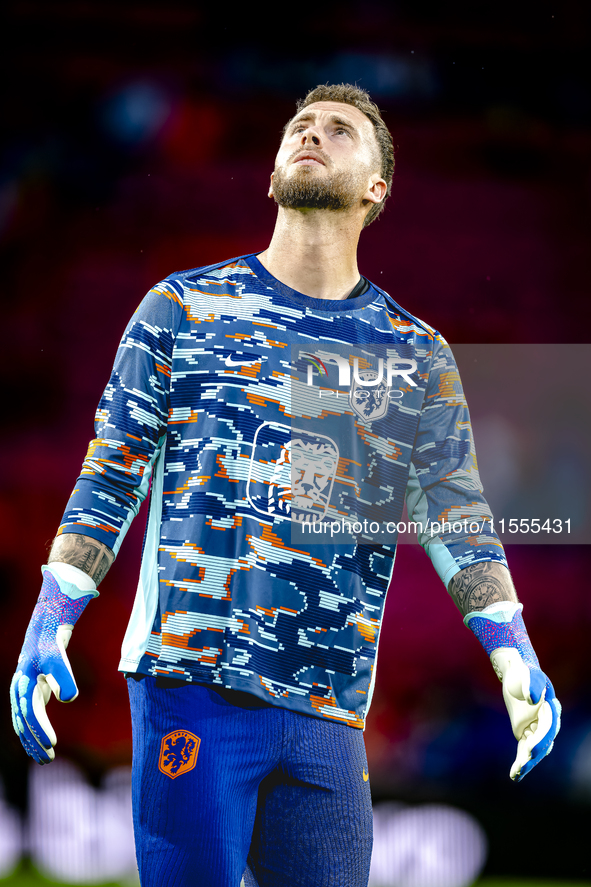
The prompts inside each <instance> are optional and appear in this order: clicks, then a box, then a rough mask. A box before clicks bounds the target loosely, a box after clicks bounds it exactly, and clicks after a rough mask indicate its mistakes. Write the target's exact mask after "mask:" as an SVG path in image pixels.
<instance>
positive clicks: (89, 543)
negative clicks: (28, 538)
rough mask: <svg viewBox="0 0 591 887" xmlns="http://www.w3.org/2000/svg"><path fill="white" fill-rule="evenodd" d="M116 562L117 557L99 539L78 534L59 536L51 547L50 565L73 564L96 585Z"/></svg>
mask: <svg viewBox="0 0 591 887" xmlns="http://www.w3.org/2000/svg"><path fill="white" fill-rule="evenodd" d="M114 560H115V555H114V554H113V552H112V551H111V549H110V548H108V547H107V546H106V545H104V544H103V543H102V542H99V541H98V539H92V538H91V537H90V536H82V535H79V534H78V533H64V534H63V536H57V537H56V539H55V540H54V542H53V545H52V546H51V551H50V553H49V558H48V561H47V562H48V563H49V564H50V563H51V562H52V561H61V562H62V563H64V564H71V565H72V566H73V567H78V569H79V570H84V572H85V573H88V575H89V576H90V578H91V579H94V582H95V585H98V584H99V582H101V581H102V580H103V579H104V578H105V575H106V573H107V571H108V569H109V567H110V566H111V564H112V563H113V561H114Z"/></svg>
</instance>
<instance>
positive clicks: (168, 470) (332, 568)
mask: <svg viewBox="0 0 591 887" xmlns="http://www.w3.org/2000/svg"><path fill="white" fill-rule="evenodd" d="M393 165H394V163H393V149H392V140H391V136H390V134H389V133H388V131H387V129H386V127H385V125H384V123H383V120H382V118H381V116H380V114H379V111H378V109H377V107H376V106H375V105H374V104H373V103H372V102H371V100H370V99H369V96H368V95H367V94H366V93H365V92H363V91H362V90H360V89H358V88H356V87H352V86H346V85H342V86H333V87H329V86H321V87H318V88H316V89H315V90H312V91H311V92H310V93H309V94H308V96H307V97H306V99H305V100H304V102H302V103H301V104H300V106H299V108H298V112H297V114H296V116H295V117H294V118H293V119H292V120H291V121H290V122H289V123H288V125H287V126H286V129H285V131H284V135H283V139H282V142H281V145H280V148H279V153H278V155H277V159H276V164H275V170H274V173H273V175H272V178H271V188H270V192H269V193H270V195H271V196H272V197H274V199H275V201H276V202H277V204H278V216H277V224H276V227H275V230H274V233H273V237H272V239H271V242H270V244H269V247H268V248H267V249H266V250H265V251H264V252H262V253H260V254H259V255H258V256H254V255H251V256H243V257H240V258H238V259H233V260H231V261H229V262H222V263H219V264H217V265H213V266H209V267H206V268H198V269H193V270H191V271H186V272H182V273H179V274H173V275H171V276H170V277H169V278H167V279H166V280H165V281H163V282H162V283H160V284H158V286H156V287H155V288H154V289H153V290H152V291H151V292H150V293H149V294H148V296H147V297H146V299H145V300H144V301H143V302H142V304H141V305H140V307H139V308H138V310H137V311H136V313H135V315H134V316H133V318H132V320H131V321H130V323H129V325H128V327H127V329H126V331H125V333H124V336H123V339H122V342H121V346H120V349H119V352H118V355H117V358H116V361H115V365H114V368H113V373H112V376H111V379H110V381H109V384H108V385H107V388H106V390H105V393H104V395H103V398H102V400H101V403H100V405H99V409H98V412H97V426H96V429H97V433H96V439H95V440H94V441H92V442H91V444H90V447H89V451H88V455H87V458H86V460H85V462H84V465H83V469H82V473H81V475H80V477H79V479H78V481H77V483H76V487H75V489H74V492H73V493H72V496H71V499H70V501H69V503H68V505H67V508H66V512H65V514H64V517H63V520H62V524H61V526H60V528H59V531H58V535H57V537H56V539H55V541H54V544H53V547H52V549H51V553H50V557H49V565H48V566H46V567H44V568H43V570H44V581H43V588H42V593H41V596H40V599H39V602H38V604H37V607H36V609H35V612H34V614H33V618H32V620H31V624H30V626H29V629H28V632H27V636H26V638H25V644H24V646H23V652H22V654H21V658H20V659H19V666H18V670H17V673H16V675H15V678H14V680H13V685H12V706H13V716H14V724H15V729H16V730H17V733H18V734H19V736H20V738H21V740H22V742H23V745H24V746H25V748H26V750H27V751H28V753H29V754H31V755H32V756H33V757H34V758H35V759H36V760H37V761H39V762H40V763H46V762H48V761H50V760H52V759H53V756H54V752H53V745H54V744H55V734H54V733H53V731H52V729H51V726H50V724H49V721H48V720H47V716H46V714H45V703H46V702H47V701H48V698H49V696H50V693H51V691H53V692H54V693H55V695H56V696H57V697H58V698H61V699H62V700H64V701H69V700H71V699H73V698H74V697H75V695H76V693H77V690H76V686H75V683H74V680H73V676H72V675H71V671H70V669H69V665H68V661H67V657H66V653H65V647H66V645H67V643H68V641H69V638H70V635H71V632H72V628H73V626H74V624H75V621H76V619H77V618H78V617H79V615H80V613H81V612H82V610H83V609H84V607H85V606H86V604H87V603H88V601H89V600H90V599H91V598H92V597H93V596H95V595H96V594H97V592H96V585H98V584H99V582H100V580H101V579H102V578H103V576H104V575H105V573H106V572H107V570H108V569H109V567H110V565H111V563H112V561H113V559H114V557H115V556H116V554H117V551H118V550H119V546H120V545H121V542H122V539H123V537H124V535H125V532H126V530H127V528H128V526H129V524H130V522H131V519H132V518H133V516H134V515H135V514H136V513H137V511H138V508H139V506H140V503H141V501H142V500H143V499H144V498H145V496H146V494H147V490H148V484H149V481H150V479H151V483H152V490H151V497H150V513H149V519H148V525H147V529H146V537H145V545H144V553H143V559H142V567H141V574H140V580H139V586H138V593H137V597H136V601H135V604H134V608H133V611H132V615H131V619H130V623H129V627H128V630H127V633H126V635H125V639H124V642H123V651H122V660H121V665H120V668H121V670H122V671H124V672H125V673H126V674H127V676H128V684H129V691H130V700H131V708H132V722H133V733H134V764H133V799H134V825H135V834H136V845H137V852H138V862H139V868H140V876H141V881H142V884H143V885H144V887H146V885H158V887H165V885H175V887H178V885H189V884H200V885H236V887H237V885H238V884H239V882H240V878H241V875H242V874H243V872H245V868H246V865H247V858H248V866H249V868H248V869H246V879H247V880H248V879H251V878H252V877H254V878H256V882H257V883H258V884H259V885H261V887H263V885H277V887H279V885H286V884H290V885H309V887H312V885H314V887H320V885H329V884H330V885H345V884H346V885H365V884H366V883H367V879H368V873H369V862H370V854H371V821H372V817H371V798H370V791H369V781H368V771H367V761H366V757H365V752H364V747H363V738H362V728H363V725H364V720H365V717H366V714H367V710H368V707H369V703H370V699H371V692H372V689H373V683H374V679H375V670H374V665H375V661H376V653H377V642H378V636H379V627H380V621H381V615H382V610H383V605H384V600H385V595H386V591H387V587H388V584H389V581H390V577H391V573H392V567H393V561H394V553H395V547H396V537H395V529H390V530H388V527H390V528H395V527H396V524H397V522H399V521H400V517H401V514H402V507H403V499H404V495H405V493H406V499H407V503H408V508H409V513H410V514H411V515H412V517H413V519H414V520H416V521H417V522H420V524H421V531H420V533H419V539H420V541H421V543H422V544H423V545H424V547H425V549H426V551H427V553H428V554H429V556H430V557H431V559H432V561H433V564H434V566H435V569H436V570H437V572H438V574H439V576H440V577H441V579H442V580H443V581H444V583H445V585H446V587H447V588H448V591H449V592H450V594H451V595H452V597H453V599H454V601H455V602H456V604H457V606H458V607H459V609H460V611H461V612H462V614H463V615H464V616H465V621H466V623H467V624H468V625H469V627H470V628H471V629H472V630H473V631H474V633H475V634H476V635H477V637H478V638H479V640H480V641H481V643H482V644H483V646H484V647H485V649H486V651H487V653H489V655H490V656H491V659H492V662H493V666H494V667H495V669H496V671H497V674H498V675H499V677H500V678H501V680H502V681H503V693H504V696H505V700H506V703H507V707H508V710H509V715H510V719H511V723H512V727H513V730H514V733H515V736H516V738H517V739H518V740H519V742H518V754H517V759H516V761H515V763H514V765H513V768H512V771H511V776H512V778H517V779H519V778H521V777H523V776H524V775H525V774H526V773H527V772H528V770H529V769H531V767H533V766H534V765H535V764H536V763H537V762H538V761H539V760H540V759H541V758H542V757H543V756H544V755H545V754H547V753H548V752H549V751H550V749H551V746H552V741H553V738H554V736H555V735H556V733H557V731H558V728H559V723H560V706H559V704H558V702H557V701H556V698H555V696H554V692H553V689H552V685H551V684H550V682H549V680H548V679H547V678H546V676H545V675H544V674H543V672H541V671H540V669H539V666H538V662H537V659H536V657H535V654H534V652H533V650H532V648H531V644H530V642H529V639H528V637H527V633H526V631H525V628H524V626H523V622H522V619H521V605H519V604H518V603H517V597H516V594H515V591H514V589H513V585H512V583H511V579H510V576H509V572H508V570H507V567H506V563H505V558H504V553H503V550H502V547H501V545H500V543H499V540H498V538H497V537H496V536H495V534H494V533H493V532H492V530H491V526H490V512H489V510H488V507H487V505H486V502H485V500H484V499H483V497H482V491H481V487H480V482H479V479H478V473H477V469H476V462H475V457H474V450H473V442H472V436H471V431H470V424H469V417H468V412H467V408H466V404H465V400H464V397H463V393H462V389H461V385H460V382H459V378H458V375H457V370H456V367H455V363H454V361H453V357H452V356H451V353H450V350H449V348H448V346H447V344H446V343H445V341H444V340H443V339H442V338H441V336H440V335H439V334H438V333H437V332H436V331H434V330H433V329H431V328H430V327H429V326H427V325H425V324H424V323H422V322H421V321H419V320H417V319H416V318H414V317H413V316H412V315H410V314H409V313H408V312H407V311H405V310H404V309H403V308H401V307H400V306H399V305H397V304H396V303H395V302H394V301H393V300H392V299H391V298H390V297H389V296H388V295H387V294H386V293H384V292H383V291H382V290H380V289H379V288H378V287H376V286H374V285H373V284H370V283H369V282H368V281H367V280H365V279H364V278H361V277H360V275H359V271H358V269H357V261H356V250H357V243H358V239H359V235H360V232H361V230H362V228H363V227H364V226H366V225H367V224H369V223H370V222H371V221H373V220H374V219H375V218H376V217H377V215H378V214H379V212H380V211H381V210H382V209H383V205H384V201H385V199H386V197H387V195H388V193H389V191H390V185H391V179H392V173H393ZM351 367H353V377H352V378H351ZM378 388H379V389H380V396H378V395H377V393H376V391H377V389H378ZM319 459H320V461H318V460H319ZM315 462H317V465H316V466H315V465H314V463H315ZM286 471H287V474H286ZM286 477H287V479H288V480H287V482H286ZM289 482H291V487H292V489H291V494H289V492H288V491H287V490H286V486H288V485H289ZM305 484H307V490H308V492H307V493H306V495H302V488H303V485H305ZM320 490H321V491H322V495H316V491H320ZM311 491H314V493H315V495H312V493H311ZM292 506H293V507H292ZM475 521H476V522H477V525H478V528H479V529H478V532H477V533H474V531H473V529H472V526H473V524H474V522H475ZM339 522H340V523H339ZM335 525H336V526H338V527H342V529H343V533H342V534H341V536H340V537H339V538H338V542H337V541H334V540H333V538H332V537H333V529H334V526H335ZM434 527H436V528H437V529H436V531H435V532H434ZM312 529H313V530H314V536H313V538H312V536H311V535H310V534H309V533H308V535H306V532H307V531H310V530H312ZM298 534H299V535H298Z"/></svg>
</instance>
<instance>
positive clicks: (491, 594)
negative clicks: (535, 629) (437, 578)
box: [447, 561, 518, 616]
mask: <svg viewBox="0 0 591 887" xmlns="http://www.w3.org/2000/svg"><path fill="white" fill-rule="evenodd" d="M447 590H448V591H449V593H450V594H451V596H452V598H453V600H454V603H455V605H456V606H457V608H458V610H459V611H460V612H461V613H462V615H463V616H465V615H466V613H473V612H474V611H477V610H484V608H485V607H488V606H489V604H495V603H496V602H497V601H513V602H514V603H518V600H517V594H516V593H515V588H514V586H513V582H512V580H511V575H510V573H509V570H508V569H507V568H506V567H504V566H503V565H502V564H498V563H495V562H494V561H482V562H481V563H479V564H471V565H470V566H469V567H465V568H464V569H463V570H460V572H459V573H456V575H455V576H454V577H453V579H452V580H451V582H450V583H449V585H448V588H447Z"/></svg>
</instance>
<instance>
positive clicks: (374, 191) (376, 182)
mask: <svg viewBox="0 0 591 887" xmlns="http://www.w3.org/2000/svg"><path fill="white" fill-rule="evenodd" d="M387 191H388V186H387V185H386V183H385V181H384V180H383V179H382V178H381V176H380V175H379V173H377V172H376V173H374V174H373V175H372V176H371V177H370V179H369V184H368V188H367V191H366V192H365V194H364V195H363V200H364V201H365V200H367V201H369V203H381V202H382V200H383V199H384V197H385V196H386V193H387Z"/></svg>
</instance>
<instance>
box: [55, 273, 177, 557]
mask: <svg viewBox="0 0 591 887" xmlns="http://www.w3.org/2000/svg"><path fill="white" fill-rule="evenodd" d="M181 313H182V286H181V284H180V283H179V282H175V281H174V280H165V281H164V282H162V283H160V284H158V285H157V286H156V287H154V289H152V290H150V292H149V293H148V294H147V296H146V297H145V298H144V299H143V301H142V302H141V304H140V306H139V308H138V309H137V311H136V312H135V314H134V315H133V317H132V318H131V320H130V322H129V324H128V325H127V328H126V330H125V332H124V334H123V337H122V339H121V342H120V344H119V348H118V350H117V355H116V358H115V363H114V365H113V370H112V372H111V376H110V379H109V382H108V385H107V387H106V388H105V390H104V393H103V396H102V398H101V400H100V402H99V405H98V408H97V411H96V416H95V438H94V440H91V442H90V444H89V446H88V452H87V454H86V458H85V460H84V462H83V464H82V470H81V472H80V476H79V477H78V480H77V482H76V485H75V487H74V490H73V492H72V495H71V496H70V499H69V501H68V504H67V507H66V510H65V512H64V515H63V518H62V521H61V524H60V527H59V530H58V535H61V534H62V533H81V534H83V535H85V536H91V537H93V538H94V539H98V540H100V541H101V542H103V543H104V544H105V545H107V546H108V547H109V548H110V549H112V551H113V552H114V553H115V554H117V552H118V550H119V547H120V545H121V542H122V541H123V538H124V536H125V534H126V532H127V530H128V528H129V526H130V524H131V521H132V520H133V518H134V517H135V515H136V514H137V513H138V511H139V508H140V505H141V503H142V502H143V500H144V499H145V497H146V494H147V492H148V488H149V484H150V477H151V474H152V470H153V467H154V464H155V462H156V460H157V458H158V455H159V453H160V450H161V448H162V446H163V443H164V441H165V439H166V428H167V421H168V410H169V396H170V373H171V365H172V350H173V346H174V340H175V334H176V331H177V330H178V326H179V323H180V316H181Z"/></svg>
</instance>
